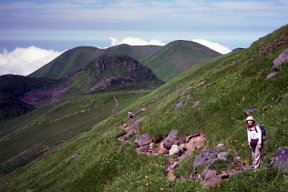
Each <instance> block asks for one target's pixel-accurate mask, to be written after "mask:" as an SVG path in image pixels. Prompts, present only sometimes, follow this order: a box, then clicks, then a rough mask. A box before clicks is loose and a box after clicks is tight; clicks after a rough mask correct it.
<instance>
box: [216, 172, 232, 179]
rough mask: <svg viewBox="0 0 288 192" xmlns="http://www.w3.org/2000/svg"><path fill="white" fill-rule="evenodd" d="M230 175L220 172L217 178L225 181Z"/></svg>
mask: <svg viewBox="0 0 288 192" xmlns="http://www.w3.org/2000/svg"><path fill="white" fill-rule="evenodd" d="M229 176H230V174H229V173H228V172H227V171H222V172H221V174H220V175H218V177H220V178H221V179H227V178H229Z"/></svg>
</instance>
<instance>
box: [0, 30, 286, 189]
mask: <svg viewBox="0 0 288 192" xmlns="http://www.w3.org/2000/svg"><path fill="white" fill-rule="evenodd" d="M287 31H288V26H285V27H283V28H281V29H279V30H277V31H276V32H274V33H272V34H270V35H268V36H266V37H264V38H261V39H260V40H259V41H257V42H256V43H254V44H253V45H252V46H251V47H250V48H249V49H246V50H243V51H239V52H233V53H231V54H228V55H225V56H221V57H218V58H215V59H212V60H210V61H208V62H206V63H203V64H201V65H197V66H195V67H193V68H191V69H190V70H189V71H186V72H184V73H182V74H181V75H180V76H178V77H176V78H174V79H173V80H171V81H169V82H168V83H166V84H164V85H163V86H161V87H160V88H158V89H156V90H155V91H153V92H152V93H150V94H148V95H146V96H144V97H142V98H141V99H140V100H138V101H137V102H135V103H133V104H131V105H130V106H128V107H127V108H125V109H124V110H123V111H121V112H120V113H119V114H117V116H116V117H115V118H114V119H112V118H111V117H110V118H107V119H105V120H104V121H102V122H101V123H99V124H97V125H95V126H94V127H93V129H91V130H90V131H89V132H86V133H83V134H82V135H81V136H79V137H77V138H75V139H73V140H71V141H70V142H69V143H65V144H63V145H61V146H60V147H58V148H56V149H54V150H52V151H50V152H48V153H46V154H44V155H43V157H42V158H41V159H39V160H37V161H34V162H32V163H30V164H29V165H27V166H25V167H23V168H21V169H18V170H17V171H15V172H13V173H12V174H10V175H7V176H5V177H3V178H2V179H1V184H0V188H1V189H3V191H11V190H12V191H23V190H25V189H28V188H30V189H35V190H37V191H104V192H108V191H171V192H172V191H173V192H174V191H215V192H217V191H219V192H220V191H221V192H222V191H239V192H240V191H241V192H242V191H267V192H268V191H269V192H270V191H283V192H284V191H286V187H287V185H288V182H287V176H284V175H283V173H282V172H281V171H278V170H274V169H271V168H269V167H266V166H265V165H267V161H268V158H269V157H271V156H272V155H273V154H274V153H275V150H276V149H277V147H279V146H283V145H286V144H287V136H288V132H287V128H288V120H287V114H288V108H287V107H286V106H287V104H288V96H287V93H288V83H287V70H288V65H287V63H286V65H283V66H281V67H280V69H279V73H278V74H277V75H276V76H275V77H273V78H272V79H269V80H266V75H267V74H268V73H269V72H270V71H271V67H270V66H271V62H272V61H273V59H275V58H276V57H277V56H278V55H279V54H280V53H281V52H282V51H283V50H284V49H285V48H287V47H288V45H287V43H286V44H282V46H279V47H274V48H272V49H270V50H268V51H267V53H266V54H264V55H257V53H258V52H259V50H260V49H261V48H263V47H267V46H268V45H269V44H270V43H271V42H273V41H275V40H277V39H279V38H280V37H281V36H283V35H286V36H288V33H287ZM203 80H205V84H204V85H202V86H199V87H197V88H194V89H193V88H192V89H188V90H186V89H187V87H189V86H193V85H197V84H198V83H199V82H202V81H203ZM189 95H190V96H189ZM182 100H185V102H186V103H185V105H184V106H182V107H181V108H179V109H176V108H175V105H176V104H177V103H178V102H179V101H182ZM196 100H200V101H201V103H200V105H199V106H198V107H196V108H193V107H192V105H193V103H194V102H195V101H196ZM143 105H144V106H146V107H147V110H146V111H145V112H142V113H141V112H140V110H139V107H140V106H143ZM251 106H258V107H260V110H259V111H257V112H255V113H254V117H255V118H256V119H257V120H258V122H260V123H261V124H264V125H265V126H266V131H267V133H268V140H267V144H266V147H265V150H264V157H263V160H264V163H263V166H262V169H261V170H260V171H258V172H256V173H254V172H246V173H243V174H240V175H238V176H234V177H232V178H230V179H229V181H228V182H223V183H222V184H221V185H220V186H218V187H216V188H212V189H205V188H203V187H202V186H201V185H200V184H198V183H195V182H193V181H191V180H188V179H186V178H185V177H184V175H185V174H187V173H186V172H185V171H186V170H188V169H187V168H189V165H190V164H191V163H192V162H193V161H192V160H193V158H189V160H190V162H185V163H183V164H181V165H180V166H179V167H178V168H177V170H176V172H177V174H178V175H180V176H181V178H180V179H178V180H177V181H176V182H169V181H168V180H167V179H166V178H165V175H164V171H165V161H166V158H165V157H164V156H145V155H137V154H136V153H135V146H134V145H129V144H126V145H125V144H123V143H121V142H119V141H118V140H117V139H116V137H117V136H118V135H119V134H121V130H120V129H119V128H118V126H119V125H121V124H123V123H124V122H125V121H126V113H127V110H130V109H133V110H134V111H135V112H136V114H137V115H138V116H144V115H146V118H145V120H144V121H143V122H142V123H141V125H140V128H139V131H138V133H137V135H139V134H142V133H145V132H147V133H149V134H151V135H153V136H154V137H156V136H157V135H159V134H161V135H165V134H167V133H168V132H169V131H170V130H172V129H178V130H179V131H180V132H181V133H182V134H185V133H198V132H200V131H201V132H204V133H205V134H206V137H207V147H211V146H215V145H216V144H218V143H224V144H226V145H227V146H228V147H229V148H230V150H234V151H235V152H237V153H238V154H239V155H240V156H241V157H242V158H244V159H247V160H249V159H250V155H251V154H250V151H249V150H248V147H247V144H246V143H247V141H246V130H245V124H244V122H243V120H244V118H245V116H244V115H243V113H244V110H245V109H246V108H248V107H251ZM133 138H135V136H134V137H133ZM133 138H131V141H132V140H133ZM119 149H121V150H120V151H119ZM75 153H79V154H80V155H79V157H78V158H77V159H75V160H74V161H72V162H71V163H66V162H65V161H64V160H65V159H66V158H67V157H69V156H71V155H72V154H75ZM23 181H25V182H23Z"/></svg>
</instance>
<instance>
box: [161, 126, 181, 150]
mask: <svg viewBox="0 0 288 192" xmlns="http://www.w3.org/2000/svg"><path fill="white" fill-rule="evenodd" d="M177 134H178V131H177V130H172V131H170V133H169V134H168V136H167V137H166V138H165V139H164V140H163V146H164V147H165V148H166V149H167V150H170V149H171V147H172V145H174V144H176V142H177Z"/></svg>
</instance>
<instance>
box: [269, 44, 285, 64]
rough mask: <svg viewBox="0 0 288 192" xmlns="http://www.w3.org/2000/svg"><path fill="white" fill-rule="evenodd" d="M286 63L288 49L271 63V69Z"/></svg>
mask: <svg viewBox="0 0 288 192" xmlns="http://www.w3.org/2000/svg"><path fill="white" fill-rule="evenodd" d="M286 61H288V48H287V49H285V50H284V51H283V52H282V53H281V54H280V55H279V56H278V57H277V58H276V59H275V60H274V61H273V62H272V67H278V66H279V65H281V64H283V63H285V62H286Z"/></svg>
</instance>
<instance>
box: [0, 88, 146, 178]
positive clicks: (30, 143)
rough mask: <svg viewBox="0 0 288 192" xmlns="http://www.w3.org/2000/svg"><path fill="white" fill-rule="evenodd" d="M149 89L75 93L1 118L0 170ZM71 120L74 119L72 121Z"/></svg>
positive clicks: (22, 162) (10, 168)
mask: <svg viewBox="0 0 288 192" xmlns="http://www.w3.org/2000/svg"><path fill="white" fill-rule="evenodd" d="M149 92H151V91H125V92H111V93H101V94H90V95H85V96H77V97H73V98H69V99H66V100H65V101H60V102H58V103H55V104H52V105H49V106H47V107H44V108H41V109H37V110H35V111H33V112H31V113H28V114H25V115H23V116H20V117H18V118H15V119H13V120H10V121H4V122H0V154H1V155H0V174H2V173H7V172H11V171H13V170H14V169H16V168H18V167H19V166H23V165H25V164H26V163H28V162H31V161H32V160H34V159H35V158H37V157H39V156H41V155H42V154H43V153H45V152H47V151H49V150H51V149H53V148H55V147H56V146H58V145H61V144H63V143H65V142H69V141H70V140H71V138H73V137H75V136H76V135H78V134H80V133H83V132H86V131H89V130H90V129H91V128H92V127H93V126H94V125H95V124H97V123H99V122H100V121H102V120H103V119H105V118H107V117H110V116H114V115H116V114H117V113H118V112H119V111H120V110H121V109H123V108H124V107H125V106H127V105H129V103H131V102H134V101H136V100H137V99H138V98H140V97H142V96H144V95H145V94H147V93H149ZM72 122H73V123H72Z"/></svg>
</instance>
